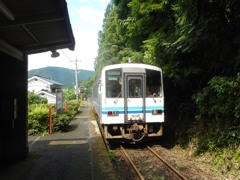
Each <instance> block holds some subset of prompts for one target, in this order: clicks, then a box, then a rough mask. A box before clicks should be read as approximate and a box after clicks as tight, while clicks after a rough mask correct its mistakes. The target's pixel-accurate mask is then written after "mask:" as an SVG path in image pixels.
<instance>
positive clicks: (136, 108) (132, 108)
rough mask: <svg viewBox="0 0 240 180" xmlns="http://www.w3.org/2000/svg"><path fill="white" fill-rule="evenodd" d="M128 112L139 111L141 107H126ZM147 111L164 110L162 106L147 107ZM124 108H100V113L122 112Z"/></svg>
mask: <svg viewBox="0 0 240 180" xmlns="http://www.w3.org/2000/svg"><path fill="white" fill-rule="evenodd" d="M128 109H129V110H141V109H142V106H135V107H128ZM146 109H147V110H152V109H164V107H163V106H147V107H146ZM123 110H124V107H102V111H123Z"/></svg>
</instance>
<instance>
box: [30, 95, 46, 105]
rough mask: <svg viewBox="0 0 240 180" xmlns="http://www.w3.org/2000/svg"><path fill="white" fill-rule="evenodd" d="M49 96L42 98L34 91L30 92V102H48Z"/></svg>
mask: <svg viewBox="0 0 240 180" xmlns="http://www.w3.org/2000/svg"><path fill="white" fill-rule="evenodd" d="M47 102H48V100H47V98H42V97H40V96H38V95H36V94H35V93H34V92H28V104H29V105H31V104H47Z"/></svg>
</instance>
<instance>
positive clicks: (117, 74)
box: [106, 69, 122, 98]
mask: <svg viewBox="0 0 240 180" xmlns="http://www.w3.org/2000/svg"><path fill="white" fill-rule="evenodd" d="M121 96H122V71H121V69H114V70H109V71H106V97H107V98H115V97H121Z"/></svg>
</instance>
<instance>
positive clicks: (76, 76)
mask: <svg viewBox="0 0 240 180" xmlns="http://www.w3.org/2000/svg"><path fill="white" fill-rule="evenodd" d="M75 65H76V69H75V80H76V100H77V101H78V67H77V59H76V61H75Z"/></svg>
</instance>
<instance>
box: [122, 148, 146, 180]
mask: <svg viewBox="0 0 240 180" xmlns="http://www.w3.org/2000/svg"><path fill="white" fill-rule="evenodd" d="M120 148H121V151H122V152H123V154H124V155H125V157H126V158H127V160H128V162H129V163H130V164H131V166H132V167H133V169H134V171H135V172H136V173H137V175H138V177H139V179H141V180H144V177H143V176H142V174H141V173H140V171H139V170H138V168H137V166H136V165H135V164H134V162H133V161H132V159H131V158H130V156H129V155H128V153H127V152H126V151H125V149H124V148H123V147H122V146H120Z"/></svg>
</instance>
